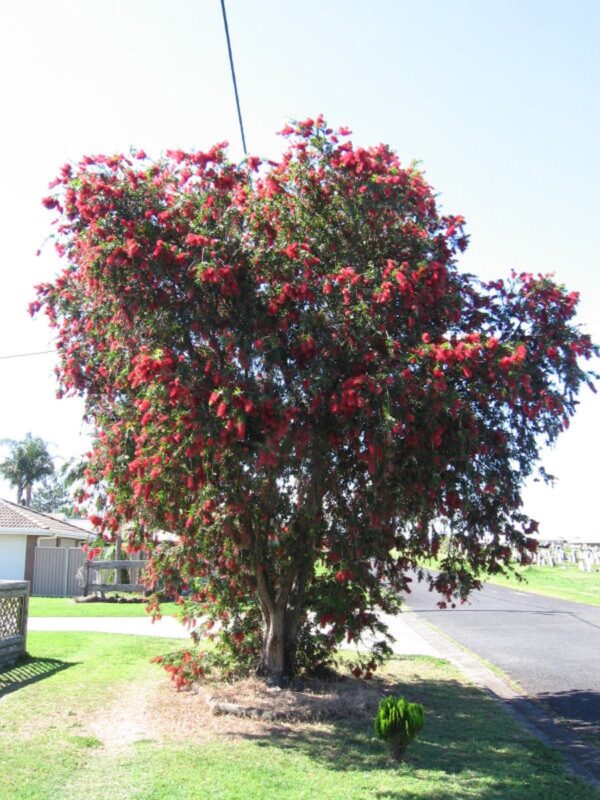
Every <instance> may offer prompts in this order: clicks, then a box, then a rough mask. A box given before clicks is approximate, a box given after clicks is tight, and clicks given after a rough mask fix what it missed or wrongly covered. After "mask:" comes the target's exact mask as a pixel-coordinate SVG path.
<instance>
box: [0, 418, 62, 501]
mask: <svg viewBox="0 0 600 800" xmlns="http://www.w3.org/2000/svg"><path fill="white" fill-rule="evenodd" d="M2 443H3V444H7V445H8V446H9V448H10V454H9V456H8V458H6V459H5V460H4V461H3V462H2V463H1V464H0V475H2V476H3V477H4V478H5V479H6V480H7V481H8V482H9V483H10V485H11V486H16V488H17V503H19V505H26V506H30V505H31V492H32V488H33V484H34V483H35V482H36V481H39V480H41V479H42V478H45V477H47V476H48V475H52V473H53V472H54V464H53V462H52V456H51V455H50V453H49V452H48V445H47V444H46V442H45V441H44V440H43V439H41V438H40V437H39V436H32V435H31V434H30V433H28V434H27V435H26V436H25V438H24V439H23V440H22V441H20V442H17V441H15V440H14V439H5V440H4V441H3V442H2Z"/></svg>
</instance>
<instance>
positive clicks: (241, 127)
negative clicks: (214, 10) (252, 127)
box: [221, 0, 248, 156]
mask: <svg viewBox="0 0 600 800" xmlns="http://www.w3.org/2000/svg"><path fill="white" fill-rule="evenodd" d="M221 10H222V11H223V22H224V24H225V36H226V37H227V50H228V51H229V64H230V66H231V78H232V80H233V90H234V92H235V104H236V106H237V113H238V120H239V122H240V131H241V134H242V147H243V148H244V155H245V156H247V155H248V150H247V148H246V136H245V135H244V123H243V122H242V109H241V108H240V96H239V94H238V87H237V81H236V79H235V68H234V66H233V53H232V52H231V39H230V38H229V25H228V24H227V12H226V11H225V0H221Z"/></svg>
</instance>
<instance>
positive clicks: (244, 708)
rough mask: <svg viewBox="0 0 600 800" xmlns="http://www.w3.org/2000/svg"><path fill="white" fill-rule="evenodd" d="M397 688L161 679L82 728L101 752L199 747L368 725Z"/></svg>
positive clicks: (390, 684) (134, 690)
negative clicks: (321, 727) (184, 684)
mask: <svg viewBox="0 0 600 800" xmlns="http://www.w3.org/2000/svg"><path fill="white" fill-rule="evenodd" d="M396 688H397V684H396V683H395V682H394V681H392V680H389V679H386V678H378V679H376V680H374V681H372V682H369V683H366V682H364V681H358V680H355V679H354V678H341V679H339V680H332V681H316V680H315V681H306V682H304V683H303V684H302V685H300V686H298V687H297V688H295V689H282V690H274V689H272V688H269V687H267V686H266V685H265V684H264V683H263V682H262V681H260V680H258V679H256V678H247V679H246V680H242V681H238V682H237V683H235V684H227V683H205V684H201V685H200V686H198V687H195V688H193V689H191V690H184V691H179V692H178V691H177V690H176V689H175V686H174V685H173V684H172V683H170V682H168V681H166V680H163V681H160V682H159V683H158V684H157V683H148V684H145V685H139V684H138V685H137V686H131V687H128V688H127V691H126V692H125V693H124V694H121V695H120V697H119V699H118V700H117V701H115V702H114V704H113V705H112V706H110V707H108V708H107V709H104V710H103V711H102V712H100V713H98V714H97V715H95V717H94V718H93V719H91V720H88V722H87V724H86V728H87V729H88V730H89V731H90V733H92V734H93V735H94V736H95V737H97V738H98V739H99V740H100V741H101V742H102V744H103V745H104V746H105V747H107V748H122V747H127V746H129V745H132V744H133V743H135V742H136V741H142V740H154V741H159V742H168V741H173V740H175V741H177V740H181V739H183V738H185V739H186V740H187V741H188V742H189V741H196V742H202V741H207V740H208V739H213V738H215V737H227V738H236V737H238V736H248V735H249V734H254V735H256V734H259V735H262V734H269V733H273V732H275V731H280V732H281V733H284V732H286V731H287V732H291V730H292V729H293V728H297V727H298V726H299V725H301V726H303V725H307V724H311V723H313V724H316V723H327V722H328V721H332V722H333V721H342V720H345V721H353V722H360V721H364V722H365V723H367V724H370V722H371V720H372V719H373V717H374V715H375V712H376V710H377V705H378V703H379V700H380V699H381V697H382V695H384V694H385V693H391V692H393V691H394V690H395V689H396ZM223 706H225V707H227V708H229V710H226V709H224V708H223Z"/></svg>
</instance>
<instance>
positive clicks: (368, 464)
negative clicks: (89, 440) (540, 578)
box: [32, 118, 595, 680]
mask: <svg viewBox="0 0 600 800" xmlns="http://www.w3.org/2000/svg"><path fill="white" fill-rule="evenodd" d="M282 133H283V135H284V136H285V137H286V138H287V140H288V142H287V150H286V151H285V152H284V154H283V156H282V157H281V159H280V160H279V161H278V162H267V163H263V162H261V161H260V160H259V159H258V158H255V157H251V158H248V159H246V160H245V161H244V162H242V163H241V164H235V163H232V162H231V161H229V160H228V158H227V156H226V150H225V144H219V145H216V146H215V147H213V148H212V149H211V150H209V151H208V152H194V153H187V152H182V151H175V152H168V153H167V155H166V157H164V158H163V159H161V160H160V161H157V162H153V161H150V160H149V159H148V158H147V157H146V155H145V154H144V153H143V152H141V151H140V152H137V153H132V154H131V155H130V156H129V157H127V156H122V155H118V156H113V157H103V156H102V157H94V158H85V159H83V161H82V162H81V163H79V165H77V166H72V165H66V166H65V167H63V169H62V171H61V174H60V177H59V178H58V179H57V180H56V181H55V182H54V184H52V188H53V192H52V194H51V196H50V197H48V198H46V199H45V200H44V203H45V205H46V206H47V207H48V208H50V209H52V210H55V211H56V212H58V219H57V223H56V224H57V226H58V228H57V247H58V252H59V253H60V255H61V256H62V257H63V258H64V259H65V261H66V265H65V267H64V270H63V271H62V273H61V274H60V275H59V276H58V277H57V278H56V279H55V280H54V281H53V282H50V283H46V284H43V285H41V286H39V287H38V288H37V292H38V296H37V300H36V301H35V302H34V303H33V304H32V312H33V313H35V312H37V311H39V310H40V309H43V310H44V311H45V313H46V314H47V315H48V317H49V320H50V323H51V325H52V326H53V327H54V328H55V329H56V331H57V347H58V352H59V354H60V367H59V370H58V373H59V380H60V392H59V393H68V394H80V395H83V397H84V398H85V402H86V408H87V415H88V417H89V419H90V420H91V422H92V423H93V425H94V426H95V429H96V431H97V436H96V439H95V446H94V448H93V452H91V453H90V454H89V464H88V466H87V481H88V484H89V487H90V488H89V490H88V491H89V492H92V493H96V495H97V498H98V505H99V508H100V509H101V510H100V512H99V517H100V518H99V519H97V520H96V522H97V523H98V524H99V525H101V526H102V528H103V530H104V532H105V536H106V537H110V536H111V535H113V534H114V533H115V532H116V531H117V530H123V529H126V530H127V531H129V537H130V547H131V548H133V549H135V548H139V547H142V546H146V545H148V543H149V542H151V540H152V533H153V532H154V531H156V530H157V529H164V530H168V531H172V532H174V533H175V534H177V536H178V540H177V543H175V544H173V545H172V546H171V547H169V548H164V549H163V551H162V552H161V553H157V554H156V557H155V560H154V562H153V565H152V567H151V571H152V573H153V576H156V575H158V576H159V577H161V578H162V580H163V581H164V583H165V585H166V587H167V588H168V589H169V590H170V591H171V592H173V593H175V594H178V593H179V594H185V597H186V600H185V604H186V609H187V610H186V613H188V614H189V615H191V616H193V615H197V616H202V618H203V620H204V624H205V627H208V628H210V627H211V626H214V627H213V631H217V630H218V631H220V635H221V637H222V638H223V640H225V641H227V642H228V643H229V645H230V646H231V648H232V652H234V653H235V652H237V654H238V656H239V659H240V660H243V659H245V660H246V663H247V664H248V665H250V666H255V667H256V668H257V670H258V672H259V674H263V675H266V676H270V677H271V678H272V679H273V680H286V679H288V678H289V677H290V676H291V675H293V674H294V672H295V670H296V669H297V657H298V654H299V652H300V651H299V650H298V642H299V641H300V642H301V650H302V656H303V658H304V657H305V655H306V653H307V652H308V653H310V652H311V648H312V647H313V646H314V648H315V653H317V655H319V654H320V656H322V655H323V653H324V652H325V653H326V652H328V651H331V650H332V649H333V648H334V647H335V646H336V644H338V643H339V642H341V641H342V640H343V639H347V640H348V641H350V640H352V639H354V640H358V639H359V638H360V636H361V634H362V633H364V632H365V631H370V632H371V633H372V632H373V630H376V631H378V632H379V633H381V634H383V633H384V632H385V631H384V626H383V625H382V624H381V623H380V622H379V621H378V613H379V612H380V611H386V612H393V611H394V610H396V609H397V597H398V595H399V593H402V592H405V591H408V590H409V584H410V577H409V573H410V570H411V569H413V568H416V567H418V565H419V564H420V563H422V559H423V558H425V557H430V556H435V555H436V554H437V553H438V549H439V545H440V541H441V538H442V537H443V536H446V535H450V536H451V537H452V542H453V543H454V545H453V547H452V548H450V550H449V553H448V555H447V557H446V558H445V560H444V561H443V563H442V568H441V571H440V573H439V574H438V575H437V576H429V577H426V579H427V580H429V582H430V583H431V585H432V587H433V588H434V589H436V590H437V591H439V592H440V593H441V595H442V601H441V602H442V603H444V602H446V601H450V600H451V599H452V598H464V597H465V596H466V595H467V594H468V592H469V591H471V590H472V589H473V588H476V587H477V586H478V585H479V584H478V576H479V575H481V573H482V572H494V571H499V570H504V569H506V568H509V567H510V563H511V551H512V552H513V554H514V553H516V554H517V560H518V561H521V563H527V561H528V559H529V558H530V553H531V551H532V550H533V549H534V548H535V541H534V540H533V539H532V538H530V534H532V533H533V532H534V531H535V528H536V526H535V523H533V522H532V521H531V520H530V519H528V518H527V517H526V516H525V514H524V513H523V511H522V503H521V488H522V485H523V481H524V479H525V478H526V477H527V476H528V475H530V474H531V472H532V470H534V468H535V467H536V465H537V464H538V462H539V455H540V447H541V446H542V444H543V443H544V442H552V441H554V440H555V438H556V437H557V435H558V434H559V432H560V431H562V430H563V429H564V428H565V426H566V425H567V424H568V420H569V418H570V417H571V415H572V414H573V413H574V410H575V406H576V395H577V392H578V390H579V388H580V385H581V383H582V382H588V383H589V382H590V379H591V377H592V373H591V372H589V371H588V370H586V369H584V368H583V366H582V365H581V362H582V358H583V359H587V358H589V357H590V355H592V354H593V353H594V352H595V348H594V346H593V345H592V343H591V341H590V339H589V337H588V336H586V335H583V334H582V333H581V331H580V330H579V328H578V326H577V325H576V324H575V322H574V315H575V311H576V306H577V299H578V298H577V294H576V293H567V291H566V290H565V289H564V288H563V287H562V286H559V285H556V284H555V283H554V282H553V281H552V279H551V278H550V277H547V276H541V275H538V276H533V275H529V274H521V275H515V274H513V275H512V277H511V278H510V279H508V280H506V281H503V280H498V281H493V282H491V283H481V282H480V281H478V280H477V279H476V278H475V277H473V276H471V275H465V274H461V273H460V272H459V271H458V268H457V265H456V256H457V254H458V252H459V251H462V250H464V249H465V247H466V245H467V237H466V235H465V233H464V231H463V219H462V218H461V217H459V216H443V215H442V214H441V213H440V211H439V209H438V208H437V206H436V201H435V196H434V194H433V192H432V189H431V187H430V186H429V185H428V184H427V183H426V181H425V180H424V177H423V175H422V174H421V173H420V172H419V171H418V169H416V168H415V167H414V166H408V167H405V166H402V165H401V163H400V162H399V160H398V158H397V156H396V155H395V154H394V152H393V151H391V150H390V149H389V148H388V147H386V146H384V145H380V146H377V147H373V148H369V149H363V148H362V147H356V146H354V145H353V144H352V142H351V141H350V140H349V138H348V134H349V132H348V131H347V130H344V129H340V130H339V131H333V130H331V129H329V128H327V127H326V124H325V122H324V121H323V119H322V118H318V119H317V120H311V119H309V120H305V121H303V122H299V123H294V124H292V125H290V126H288V127H286V128H285V129H284V131H283V132H282ZM215 622H218V623H219V624H218V625H214V623H215ZM317 645H318V647H317ZM315 657H317V656H315ZM372 666H373V665H372V664H371V665H370V666H367V667H366V668H367V669H371V668H372Z"/></svg>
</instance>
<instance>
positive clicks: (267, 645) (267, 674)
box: [257, 606, 292, 686]
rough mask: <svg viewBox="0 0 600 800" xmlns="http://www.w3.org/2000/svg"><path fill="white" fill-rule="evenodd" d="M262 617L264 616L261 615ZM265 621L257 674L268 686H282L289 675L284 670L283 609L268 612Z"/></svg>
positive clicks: (273, 609) (287, 681)
mask: <svg viewBox="0 0 600 800" xmlns="http://www.w3.org/2000/svg"><path fill="white" fill-rule="evenodd" d="M263 616H264V614H263ZM266 616H267V618H266V619H265V634H264V639H263V646H262V653H261V655H260V661H259V664H258V669H257V673H258V675H261V676H262V677H264V678H267V680H268V682H269V683H270V684H273V685H276V686H283V685H285V684H286V683H289V681H290V679H291V677H292V676H291V675H290V674H289V673H288V671H287V670H286V658H285V608H284V607H283V606H280V607H279V608H277V607H275V608H272V609H270V610H269V612H268V613H267V615H266Z"/></svg>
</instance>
